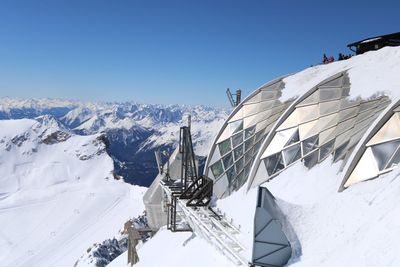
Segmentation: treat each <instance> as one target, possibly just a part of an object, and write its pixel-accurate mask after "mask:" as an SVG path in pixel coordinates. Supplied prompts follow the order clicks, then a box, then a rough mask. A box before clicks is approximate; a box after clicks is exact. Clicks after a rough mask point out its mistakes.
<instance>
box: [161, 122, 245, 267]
mask: <svg viewBox="0 0 400 267" xmlns="http://www.w3.org/2000/svg"><path fill="white" fill-rule="evenodd" d="M179 152H180V154H181V157H182V163H181V177H180V179H177V177H169V176H168V177H166V178H165V179H163V180H161V181H160V186H161V188H162V189H163V194H164V196H163V198H164V201H163V202H164V203H165V204H166V207H167V228H168V229H169V230H171V231H172V232H181V231H193V232H195V233H196V234H197V235H199V236H202V237H203V238H204V239H206V240H207V241H208V242H210V243H212V244H214V245H215V247H216V248H217V249H218V250H220V251H221V252H222V253H223V254H224V255H226V256H227V257H228V258H229V259H230V260H231V261H232V262H234V263H236V264H237V265H238V266H249V263H248V261H247V260H246V259H245V257H244V256H243V252H244V251H245V250H246V249H245V247H244V246H243V245H242V244H241V243H240V242H239V241H238V238H237V236H238V234H239V233H240V231H239V229H237V228H236V227H235V226H233V225H232V224H231V223H230V222H229V221H228V220H226V218H225V217H224V216H223V215H222V214H218V213H217V212H215V211H214V210H212V209H211V208H210V207H209V204H210V202H211V198H212V195H213V181H212V180H211V179H210V178H208V177H206V176H198V173H197V167H196V160H195V155H194V152H193V145H192V137H191V134H190V119H189V126H184V127H181V128H180V139H179ZM167 173H168V171H167ZM174 178H175V179H174Z"/></svg>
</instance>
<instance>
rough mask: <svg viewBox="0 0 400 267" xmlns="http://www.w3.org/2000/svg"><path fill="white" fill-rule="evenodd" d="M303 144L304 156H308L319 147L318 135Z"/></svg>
mask: <svg viewBox="0 0 400 267" xmlns="http://www.w3.org/2000/svg"><path fill="white" fill-rule="evenodd" d="M301 143H302V144H303V153H304V155H307V154H308V153H310V152H311V151H313V150H314V149H316V148H317V147H318V135H314V136H312V137H310V138H307V139H306V140H304V141H303V142H301Z"/></svg>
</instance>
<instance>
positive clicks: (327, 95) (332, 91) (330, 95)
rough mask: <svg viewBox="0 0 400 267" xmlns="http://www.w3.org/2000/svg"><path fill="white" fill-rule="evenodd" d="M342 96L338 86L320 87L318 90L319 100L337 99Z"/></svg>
mask: <svg viewBox="0 0 400 267" xmlns="http://www.w3.org/2000/svg"><path fill="white" fill-rule="evenodd" d="M341 96H342V90H341V88H340V87H337V88H329V89H321V90H320V92H319V97H320V101H326V100H332V99H339V98H340V97H341Z"/></svg>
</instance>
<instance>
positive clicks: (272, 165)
mask: <svg viewBox="0 0 400 267" xmlns="http://www.w3.org/2000/svg"><path fill="white" fill-rule="evenodd" d="M264 164H265V168H267V172H268V175H273V174H274V173H276V172H278V171H280V170H282V169H283V168H285V165H284V164H283V159H282V154H281V153H276V154H274V155H271V156H269V157H268V158H266V159H264Z"/></svg>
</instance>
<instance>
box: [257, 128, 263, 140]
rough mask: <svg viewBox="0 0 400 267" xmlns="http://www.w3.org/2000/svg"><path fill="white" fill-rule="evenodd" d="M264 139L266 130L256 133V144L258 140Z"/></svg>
mask: <svg viewBox="0 0 400 267" xmlns="http://www.w3.org/2000/svg"><path fill="white" fill-rule="evenodd" d="M262 137H264V130H261V131H259V132H258V133H256V140H255V141H256V142H257V141H258V140H260V139H261V138H262Z"/></svg>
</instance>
